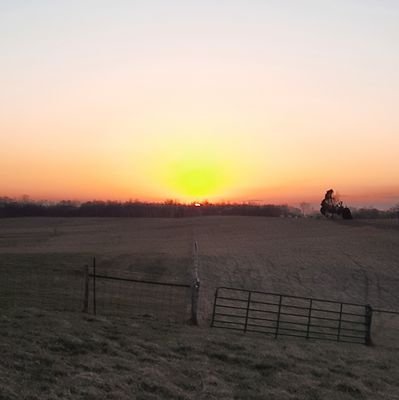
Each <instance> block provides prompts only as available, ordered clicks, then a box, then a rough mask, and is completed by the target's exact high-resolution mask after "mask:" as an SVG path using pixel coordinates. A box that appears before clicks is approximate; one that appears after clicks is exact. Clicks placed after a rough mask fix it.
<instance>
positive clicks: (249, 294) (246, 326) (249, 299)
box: [244, 292, 252, 332]
mask: <svg viewBox="0 0 399 400" xmlns="http://www.w3.org/2000/svg"><path fill="white" fill-rule="evenodd" d="M251 294H252V292H248V300H247V313H246V314H245V326H244V332H246V331H247V328H248V316H249V307H250V305H251Z"/></svg>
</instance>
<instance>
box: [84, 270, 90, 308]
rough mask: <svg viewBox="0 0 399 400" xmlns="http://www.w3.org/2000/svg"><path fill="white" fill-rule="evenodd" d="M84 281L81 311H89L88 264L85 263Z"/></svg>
mask: <svg viewBox="0 0 399 400" xmlns="http://www.w3.org/2000/svg"><path fill="white" fill-rule="evenodd" d="M84 282H85V288H84V299H83V312H84V313H88V312H89V266H88V265H87V264H86V265H85V270H84Z"/></svg>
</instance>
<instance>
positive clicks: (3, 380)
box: [0, 309, 399, 400]
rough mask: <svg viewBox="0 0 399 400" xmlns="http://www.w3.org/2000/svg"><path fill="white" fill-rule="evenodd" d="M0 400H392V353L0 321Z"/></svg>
mask: <svg viewBox="0 0 399 400" xmlns="http://www.w3.org/2000/svg"><path fill="white" fill-rule="evenodd" d="M0 335H1V342H0V347H1V354H2V357H1V359H0V398H1V399H10V400H11V399H18V400H19V399H31V400H35V399H85V400H86V399H96V400H97V399H204V400H205V399H218V400H219V399H265V398H267V399H276V400H277V399H278V400H280V399H281V400H282V399H323V400H328V399H337V400H338V399H340V400H341V399H342V400H345V399H398V398H399V396H398V393H399V380H398V377H399V366H398V363H397V354H395V353H393V352H390V351H386V350H385V351H381V349H378V348H367V347H365V346H359V345H358V346H352V347H351V346H347V345H344V344H341V345H335V344H328V343H323V345H321V346H319V345H316V344H315V343H310V342H305V341H295V340H269V339H265V338H264V337H263V336H246V335H241V334H233V333H228V332H224V331H218V330H210V329H206V328H195V327H189V326H182V325H176V324H174V325H168V324H160V323H159V322H155V321H151V320H148V321H143V320H135V319H132V318H130V319H126V318H124V319H116V318H104V317H98V318H95V317H92V316H84V315H82V314H76V313H65V312H64V313H56V312H44V311H40V310H37V309H25V310H15V311H9V312H8V313H7V315H1V316H0Z"/></svg>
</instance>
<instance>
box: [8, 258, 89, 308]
mask: <svg viewBox="0 0 399 400" xmlns="http://www.w3.org/2000/svg"><path fill="white" fill-rule="evenodd" d="M36 258H37V257H36V256H30V257H29V259H25V260H21V259H17V260H15V259H12V261H11V259H9V258H8V257H3V258H2V262H1V265H0V273H1V277H0V307H1V308H3V309H4V308H7V307H37V308H42V309H46V310H55V311H82V309H83V295H84V268H82V267H79V266H77V267H71V266H68V267H66V266H65V265H63V264H62V263H60V264H58V263H52V262H51V261H50V260H46V259H43V260H41V262H40V264H38V262H37V261H38V260H36Z"/></svg>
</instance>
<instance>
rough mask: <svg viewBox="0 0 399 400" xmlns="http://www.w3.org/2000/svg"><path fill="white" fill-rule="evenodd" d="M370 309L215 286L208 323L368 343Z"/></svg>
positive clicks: (263, 331) (249, 329)
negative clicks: (210, 319)
mask: <svg viewBox="0 0 399 400" xmlns="http://www.w3.org/2000/svg"><path fill="white" fill-rule="evenodd" d="M371 316H372V308H371V307H370V306H369V305H360V304H352V303H340V302H337V301H329V300H322V299H313V298H308V297H299V296H287V295H281V294H276V293H266V292H258V291H250V290H243V289H234V288H227V287H219V288H218V289H216V293H215V301H214V307H213V315H212V323H211V326H212V327H215V328H224V329H234V330H239V331H243V332H257V333H263V334H266V335H271V336H274V337H277V336H279V335H281V336H295V337H301V338H304V339H320V340H331V341H338V342H348V343H359V344H370V343H371V338H370V328H371Z"/></svg>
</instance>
